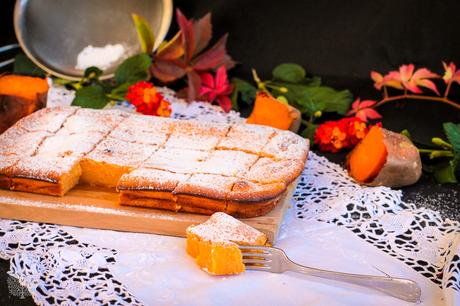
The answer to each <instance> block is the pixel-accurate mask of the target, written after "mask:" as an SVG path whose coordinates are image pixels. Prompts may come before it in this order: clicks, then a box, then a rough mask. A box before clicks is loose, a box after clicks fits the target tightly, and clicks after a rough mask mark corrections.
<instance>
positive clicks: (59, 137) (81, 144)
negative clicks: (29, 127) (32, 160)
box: [36, 131, 104, 157]
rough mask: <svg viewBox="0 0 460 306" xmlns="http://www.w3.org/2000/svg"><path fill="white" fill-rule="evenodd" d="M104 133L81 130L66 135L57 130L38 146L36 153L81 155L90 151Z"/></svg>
mask: <svg viewBox="0 0 460 306" xmlns="http://www.w3.org/2000/svg"><path fill="white" fill-rule="evenodd" d="M102 138H104V134H103V133H100V132H85V131H83V132H81V133H74V134H69V135H66V134H65V133H62V132H58V133H57V134H56V135H53V136H50V137H47V138H46V139H45V140H44V141H43V142H42V144H41V145H40V147H39V148H38V151H37V153H36V154H37V155H48V156H60V157H64V156H83V155H84V154H86V153H88V152H90V151H92V150H93V149H94V147H95V146H96V144H97V143H99V142H100V141H101V140H102Z"/></svg>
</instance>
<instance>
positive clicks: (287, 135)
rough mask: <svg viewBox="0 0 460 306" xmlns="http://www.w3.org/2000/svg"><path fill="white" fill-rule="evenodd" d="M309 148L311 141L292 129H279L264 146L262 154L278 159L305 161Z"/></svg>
mask: <svg viewBox="0 0 460 306" xmlns="http://www.w3.org/2000/svg"><path fill="white" fill-rule="evenodd" d="M308 150H309V141H308V139H305V138H303V137H300V136H299V135H297V134H294V133H292V132H290V131H277V132H276V134H275V135H274V136H273V137H272V138H271V139H270V141H269V142H268V143H267V144H266V145H265V146H264V147H263V148H262V150H261V155H262V156H268V157H273V158H276V159H289V160H293V159H294V160H300V161H305V160H306V159H307V155H308Z"/></svg>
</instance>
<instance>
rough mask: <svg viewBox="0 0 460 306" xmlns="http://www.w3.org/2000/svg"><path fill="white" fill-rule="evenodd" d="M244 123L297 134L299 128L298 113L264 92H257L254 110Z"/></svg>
mask: <svg viewBox="0 0 460 306" xmlns="http://www.w3.org/2000/svg"><path fill="white" fill-rule="evenodd" d="M246 123H250V124H261V125H268V126H272V127H275V128H278V129H281V130H290V131H293V132H297V131H298V130H299V127H300V112H299V110H298V109H296V108H294V107H292V106H290V105H288V104H285V103H283V102H281V101H278V100H277V99H275V98H273V97H272V96H270V95H269V94H267V93H265V92H258V93H257V96H256V100H255V102H254V109H253V110H252V113H251V115H250V116H249V117H248V119H247V120H246Z"/></svg>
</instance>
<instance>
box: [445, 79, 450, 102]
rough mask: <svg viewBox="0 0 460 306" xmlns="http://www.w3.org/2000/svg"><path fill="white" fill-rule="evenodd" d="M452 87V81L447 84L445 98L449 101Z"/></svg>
mask: <svg viewBox="0 0 460 306" xmlns="http://www.w3.org/2000/svg"><path fill="white" fill-rule="evenodd" d="M450 85H452V81H449V83H447V87H446V91H445V92H444V98H446V99H447V95H449V91H450Z"/></svg>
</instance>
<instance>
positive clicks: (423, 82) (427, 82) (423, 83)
mask: <svg viewBox="0 0 460 306" xmlns="http://www.w3.org/2000/svg"><path fill="white" fill-rule="evenodd" d="M416 83H417V85H419V86H423V87H426V88H429V89H431V90H432V91H434V92H435V93H436V94H437V95H438V96H439V91H438V88H437V87H436V85H435V84H434V83H433V82H432V81H430V80H426V79H425V80H418V81H416Z"/></svg>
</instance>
